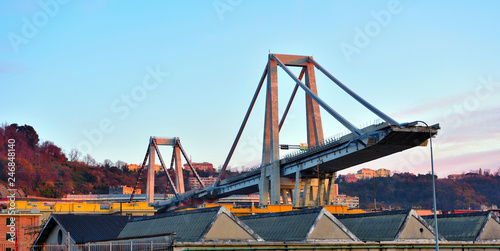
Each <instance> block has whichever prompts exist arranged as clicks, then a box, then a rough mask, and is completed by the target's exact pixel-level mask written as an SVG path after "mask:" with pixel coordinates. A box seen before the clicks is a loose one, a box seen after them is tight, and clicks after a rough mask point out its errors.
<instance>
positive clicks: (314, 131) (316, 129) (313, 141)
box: [305, 62, 324, 147]
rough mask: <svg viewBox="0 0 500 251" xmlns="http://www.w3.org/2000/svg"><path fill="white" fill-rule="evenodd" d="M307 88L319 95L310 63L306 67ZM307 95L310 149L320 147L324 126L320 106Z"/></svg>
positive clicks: (308, 142) (308, 141)
mask: <svg viewBox="0 0 500 251" xmlns="http://www.w3.org/2000/svg"><path fill="white" fill-rule="evenodd" d="M305 75H306V83H305V84H306V86H307V87H309V89H311V91H312V92H314V94H316V95H318V90H317V88H316V76H315V74H314V66H313V64H312V63H310V62H308V63H307V66H306V74H305ZM305 95H306V116H307V118H306V120H307V144H308V146H309V147H315V146H318V144H320V143H322V142H323V140H324V139H323V126H322V123H321V114H320V110H319V104H318V103H317V102H316V101H314V100H313V99H312V98H310V97H309V96H308V95H307V94H305Z"/></svg>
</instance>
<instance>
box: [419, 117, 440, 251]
mask: <svg viewBox="0 0 500 251" xmlns="http://www.w3.org/2000/svg"><path fill="white" fill-rule="evenodd" d="M416 122H420V123H423V124H424V125H425V126H426V127H427V130H428V131H429V144H430V151H431V172H432V200H433V206H434V232H435V235H436V236H435V237H436V251H438V250H439V240H438V237H439V236H438V235H439V234H438V222H437V212H436V211H437V207H436V181H435V178H434V156H433V153H432V132H431V128H430V127H429V125H427V123H425V122H424V121H416Z"/></svg>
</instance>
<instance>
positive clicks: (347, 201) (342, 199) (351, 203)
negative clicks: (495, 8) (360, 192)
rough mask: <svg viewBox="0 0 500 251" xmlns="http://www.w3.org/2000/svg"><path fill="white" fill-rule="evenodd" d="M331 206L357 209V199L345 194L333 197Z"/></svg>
mask: <svg viewBox="0 0 500 251" xmlns="http://www.w3.org/2000/svg"><path fill="white" fill-rule="evenodd" d="M332 205H333V206H346V207H347V208H348V209H353V208H359V197H357V196H349V195H345V194H337V195H333V198H332Z"/></svg>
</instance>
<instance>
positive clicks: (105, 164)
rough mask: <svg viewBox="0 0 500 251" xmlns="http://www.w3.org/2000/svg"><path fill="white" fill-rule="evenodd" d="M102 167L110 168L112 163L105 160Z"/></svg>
mask: <svg viewBox="0 0 500 251" xmlns="http://www.w3.org/2000/svg"><path fill="white" fill-rule="evenodd" d="M103 166H104V167H105V168H110V167H111V166H113V162H112V161H111V160H110V159H105V160H104V163H103Z"/></svg>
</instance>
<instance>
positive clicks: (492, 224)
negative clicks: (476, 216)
mask: <svg viewBox="0 0 500 251" xmlns="http://www.w3.org/2000/svg"><path fill="white" fill-rule="evenodd" d="M478 240H481V241H482V240H498V241H499V242H500V223H498V222H497V221H495V220H494V219H492V218H490V219H488V222H486V224H485V226H484V228H483V231H482V232H481V234H480V235H479V238H478Z"/></svg>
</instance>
